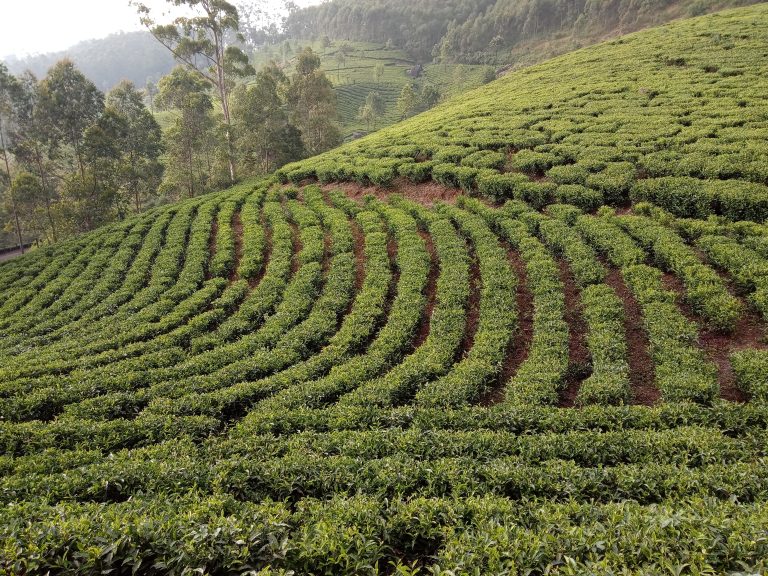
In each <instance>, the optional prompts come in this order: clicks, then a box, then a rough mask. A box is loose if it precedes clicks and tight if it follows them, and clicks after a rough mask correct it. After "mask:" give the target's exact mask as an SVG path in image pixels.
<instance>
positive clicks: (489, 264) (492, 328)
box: [415, 205, 518, 406]
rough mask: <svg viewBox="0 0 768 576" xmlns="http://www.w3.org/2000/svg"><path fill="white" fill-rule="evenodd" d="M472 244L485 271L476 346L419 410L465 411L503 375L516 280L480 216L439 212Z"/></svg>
mask: <svg viewBox="0 0 768 576" xmlns="http://www.w3.org/2000/svg"><path fill="white" fill-rule="evenodd" d="M439 210H441V211H442V212H443V213H444V214H446V215H448V216H450V218H451V219H452V220H453V221H454V222H455V223H456V225H457V226H458V228H459V230H460V231H461V232H462V233H463V234H464V235H466V236H467V237H468V238H469V239H470V241H471V242H472V246H473V247H474V252H475V255H476V258H477V262H478V268H479V271H480V285H481V286H480V295H479V296H480V298H479V313H478V319H477V329H476V331H475V333H474V334H473V335H472V347H471V348H470V349H469V350H468V351H467V353H466V356H465V357H464V358H463V359H462V360H460V361H459V362H457V363H456V364H455V365H454V366H453V368H452V369H451V371H450V372H449V373H448V374H446V375H445V376H443V377H442V378H440V379H438V380H435V381H433V382H430V383H429V384H427V385H426V386H424V387H423V388H422V389H421V390H419V392H418V393H417V394H416V397H415V403H416V404H417V405H420V406H460V405H462V404H465V403H467V402H472V401H474V400H476V399H477V398H479V397H480V395H481V394H483V393H484V392H485V391H486V389H487V388H488V386H489V385H491V383H492V382H493V380H494V379H495V378H497V377H498V375H499V374H500V373H501V368H502V363H503V361H504V357H505V355H506V352H507V347H508V345H509V342H510V341H511V339H512V336H513V334H514V331H515V330H516V329H517V327H518V310H517V305H516V301H515V293H516V288H517V278H516V276H515V274H514V272H513V270H512V268H511V267H510V265H509V262H508V260H507V255H506V253H505V252H504V249H503V248H502V246H501V245H500V243H499V240H498V238H497V237H496V235H495V234H494V233H493V232H492V231H491V229H490V228H489V227H488V225H487V224H486V223H485V221H484V220H483V219H482V218H481V217H480V216H477V215H476V214H472V213H471V212H467V211H465V210H462V209H460V208H454V207H451V206H448V205H442V206H440V207H439Z"/></svg>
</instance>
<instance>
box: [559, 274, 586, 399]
mask: <svg viewBox="0 0 768 576" xmlns="http://www.w3.org/2000/svg"><path fill="white" fill-rule="evenodd" d="M557 264H558V266H559V267H560V281H561V282H562V283H563V286H564V287H565V321H566V322H567V323H568V374H567V375H566V380H565V388H564V389H563V391H562V393H561V394H560V406H562V407H563V408H571V407H573V406H574V405H575V404H576V397H577V396H578V394H579V388H580V387H581V382H582V381H583V380H584V378H586V377H587V376H588V375H589V371H590V358H591V356H590V353H589V348H588V347H587V341H586V334H587V325H586V322H585V321H584V316H583V315H582V312H581V304H580V302H581V300H580V297H579V289H578V287H577V286H576V281H575V280H574V279H573V274H571V272H570V269H569V267H568V263H567V262H566V261H565V260H563V259H559V260H558V262H557Z"/></svg>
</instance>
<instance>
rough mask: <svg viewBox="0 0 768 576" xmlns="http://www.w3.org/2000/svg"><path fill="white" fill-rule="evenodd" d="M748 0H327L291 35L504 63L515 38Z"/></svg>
mask: <svg viewBox="0 0 768 576" xmlns="http://www.w3.org/2000/svg"><path fill="white" fill-rule="evenodd" d="M751 3H753V0H725V1H720V2H717V1H708V0H683V1H680V0H608V1H603V0H600V1H596V0H420V1H418V2H413V1H412V0H333V1H332V2H327V3H323V4H320V5H318V6H312V7H309V8H305V9H303V10H300V11H296V12H294V13H292V14H291V15H290V17H289V18H288V20H287V21H286V33H287V34H288V35H289V36H293V37H297V38H312V37H320V36H322V35H328V36H330V37H331V38H344V39H348V40H367V41H374V42H392V43H393V44H395V45H396V46H399V47H401V48H403V49H405V50H406V51H407V52H408V53H409V54H411V56H412V57H414V58H417V59H419V60H421V61H423V62H429V61H431V60H432V59H433V58H436V59H440V60H444V61H448V62H464V63H473V64H478V63H493V64H498V65H505V64H510V62H509V59H510V58H509V51H510V50H513V49H514V48H515V47H516V46H518V45H520V44H525V43H530V42H545V41H553V40H557V39H558V38H561V37H563V36H568V37H571V36H574V37H576V38H577V39H578V38H582V39H583V40H585V41H586V39H587V38H590V37H592V38H599V37H604V36H605V35H608V34H615V33H627V32H632V31H634V30H638V29H640V28H643V27H647V26H652V25H656V24H660V23H663V22H666V21H668V20H670V19H672V18H674V17H680V16H697V15H699V14H704V13H706V12H710V11H712V10H715V9H719V8H723V7H726V6H738V5H744V4H751Z"/></svg>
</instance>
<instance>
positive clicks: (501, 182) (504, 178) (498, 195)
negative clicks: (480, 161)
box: [477, 174, 530, 202]
mask: <svg viewBox="0 0 768 576" xmlns="http://www.w3.org/2000/svg"><path fill="white" fill-rule="evenodd" d="M528 182H530V180H528V178H527V177H525V176H523V175H522V174H483V175H481V176H480V177H479V178H478V180H477V188H478V192H480V194H482V195H483V196H487V197H488V198H492V199H494V200H496V201H497V202H500V201H502V200H505V199H511V198H514V197H515V189H516V188H517V187H518V186H521V185H524V184H527V183H528Z"/></svg>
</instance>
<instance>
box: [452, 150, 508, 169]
mask: <svg viewBox="0 0 768 576" xmlns="http://www.w3.org/2000/svg"><path fill="white" fill-rule="evenodd" d="M506 160H507V157H506V156H505V155H504V154H502V153H501V152H495V151H493V150H479V151H477V152H474V153H472V154H470V155H469V156H466V157H465V158H463V159H462V160H461V165H462V166H470V167H472V168H493V169H494V170H501V169H502V168H503V167H504V163H505V162H506Z"/></svg>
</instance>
